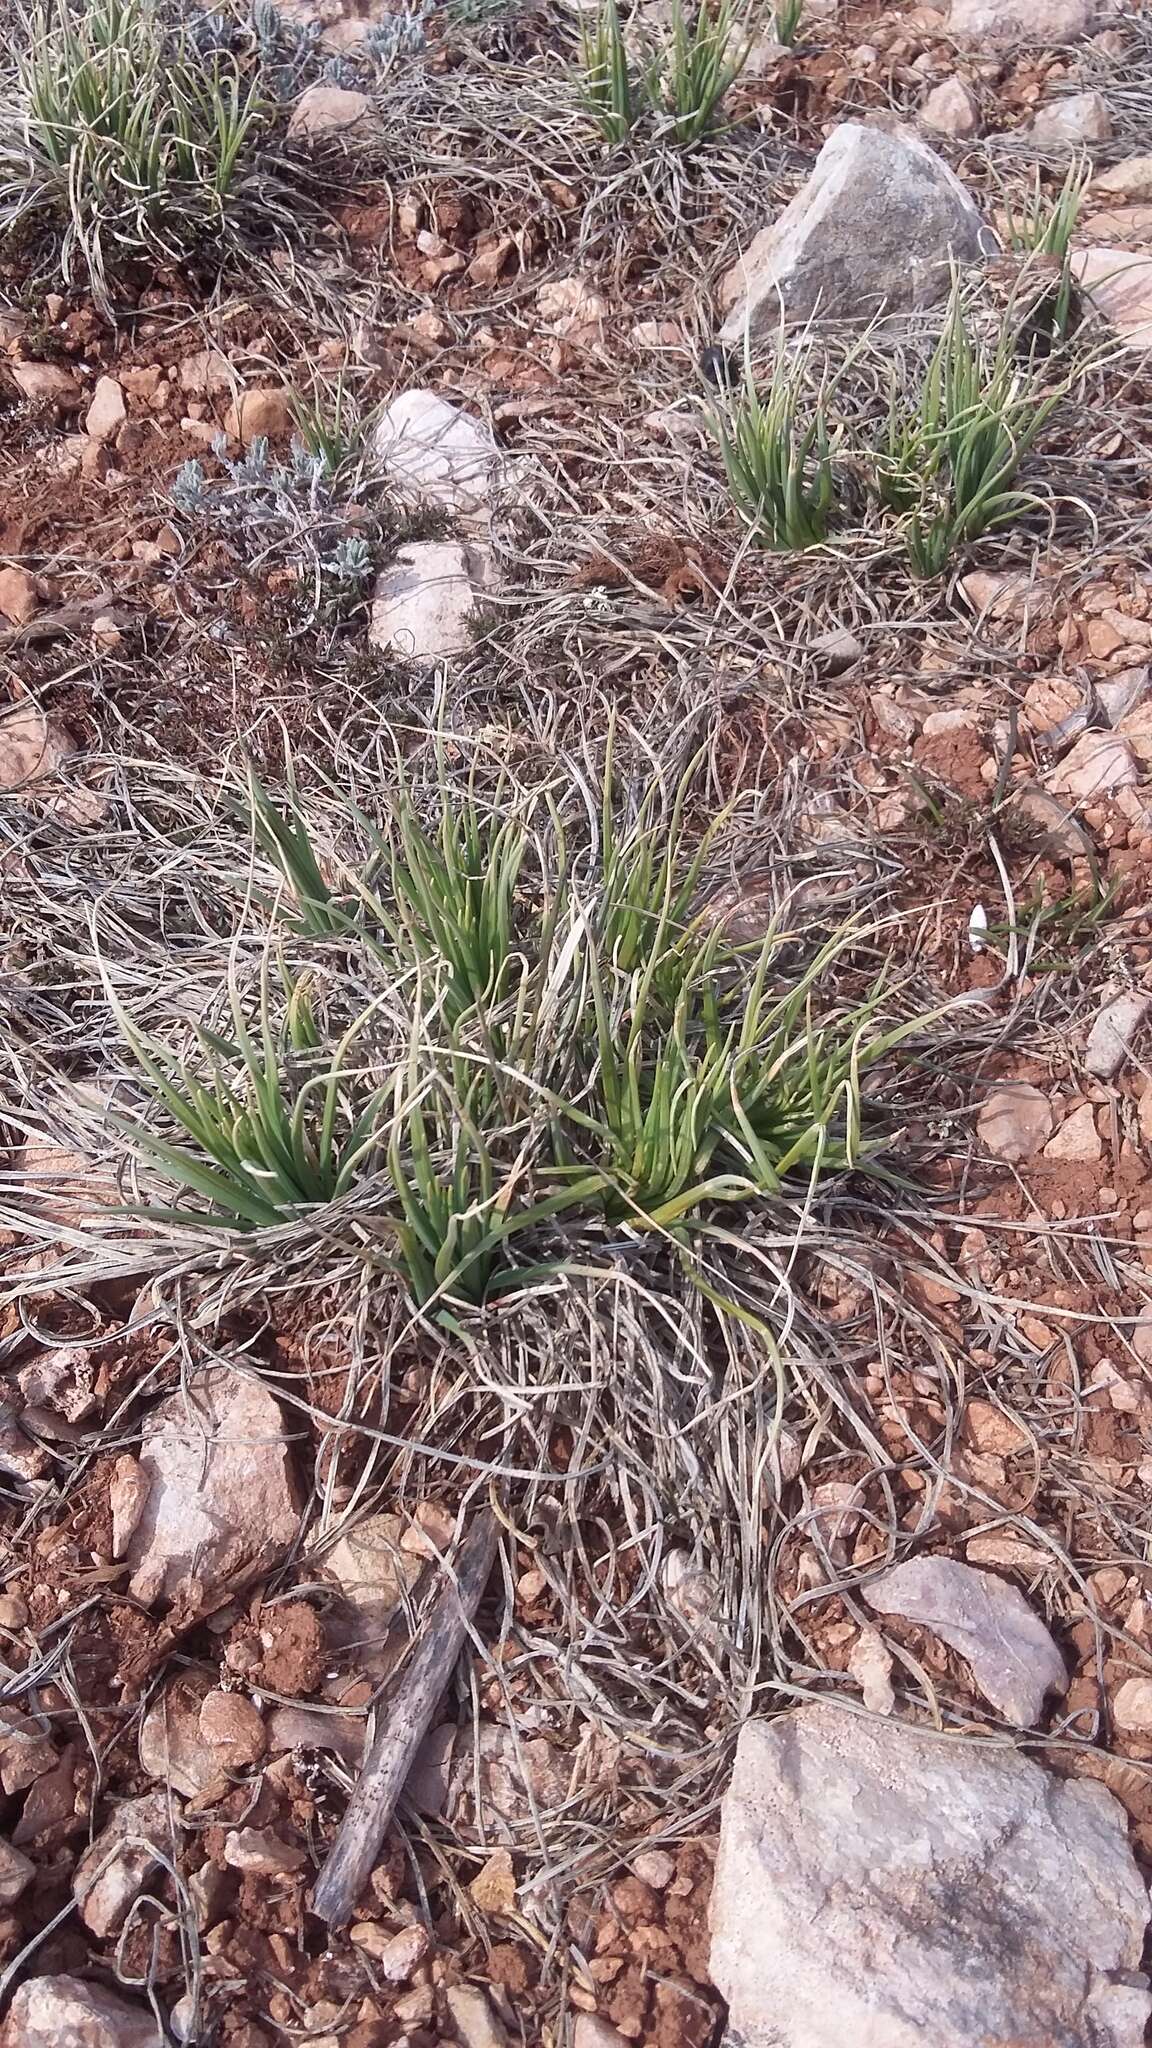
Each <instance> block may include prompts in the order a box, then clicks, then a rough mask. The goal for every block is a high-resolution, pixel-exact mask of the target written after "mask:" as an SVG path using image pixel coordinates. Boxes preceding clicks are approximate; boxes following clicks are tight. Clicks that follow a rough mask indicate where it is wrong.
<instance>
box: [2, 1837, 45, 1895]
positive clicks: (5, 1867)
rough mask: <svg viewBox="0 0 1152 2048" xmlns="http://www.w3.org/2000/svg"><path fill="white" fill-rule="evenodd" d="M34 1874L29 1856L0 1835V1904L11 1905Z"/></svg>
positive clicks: (24, 1890) (34, 1867) (34, 1870)
mask: <svg viewBox="0 0 1152 2048" xmlns="http://www.w3.org/2000/svg"><path fill="white" fill-rule="evenodd" d="M35 1875H36V1865H35V1864H34V1863H33V1861H32V1858H31V1857H30V1856H25V1855H24V1854H23V1853H22V1851H21V1850H19V1849H14V1848H13V1846H12V1844H11V1842H7V1841H5V1840H4V1839H3V1837H2V1836H0V1905H3V1906H12V1905H14V1904H15V1903H16V1900H17V1899H18V1898H20V1897H21V1895H22V1893H24V1892H26V1891H27V1889H28V1887H29V1885H30V1884H31V1882H32V1879H33V1878H34V1877H35Z"/></svg>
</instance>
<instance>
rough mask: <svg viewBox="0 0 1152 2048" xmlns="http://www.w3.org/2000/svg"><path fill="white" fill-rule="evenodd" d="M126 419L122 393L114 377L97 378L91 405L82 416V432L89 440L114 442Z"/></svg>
mask: <svg viewBox="0 0 1152 2048" xmlns="http://www.w3.org/2000/svg"><path fill="white" fill-rule="evenodd" d="M127 417H128V408H127V406H126V405H125V403H124V393H123V390H122V389H121V386H120V385H119V384H118V383H117V382H116V379H115V377H98V378H97V379H96V390H95V393H94V394H93V398H92V403H91V405H90V406H89V407H88V410H87V412H86V413H85V415H84V431H85V433H86V434H87V435H88V438H89V440H91V441H112V440H114V439H115V437H116V435H117V434H118V433H119V432H120V429H121V427H122V426H123V425H124V422H125V420H126V419H127Z"/></svg>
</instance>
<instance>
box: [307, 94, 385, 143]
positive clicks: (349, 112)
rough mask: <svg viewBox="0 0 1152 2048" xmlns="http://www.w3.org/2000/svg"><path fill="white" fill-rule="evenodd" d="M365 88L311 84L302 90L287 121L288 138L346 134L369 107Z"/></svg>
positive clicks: (361, 119)
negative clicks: (356, 90) (353, 90)
mask: <svg viewBox="0 0 1152 2048" xmlns="http://www.w3.org/2000/svg"><path fill="white" fill-rule="evenodd" d="M371 106H372V102H371V100H370V99H369V97H368V95H367V93H366V92H350V91H347V90H346V89H345V87H344V86H341V85H325V84H324V83H323V82H320V83H317V84H316V85H310V86H309V87H308V88H307V90H306V91H305V92H302V93H301V95H300V97H299V99H298V100H297V102H296V105H295V106H294V107H293V109H292V115H291V118H290V120H289V122H288V140H289V142H315V141H318V140H319V139H320V138H321V137H323V136H326V135H346V134H347V132H348V130H349V129H350V128H355V127H357V126H358V125H359V123H360V122H361V121H363V119H364V116H365V115H366V114H367V113H368V112H369V111H370V109H371Z"/></svg>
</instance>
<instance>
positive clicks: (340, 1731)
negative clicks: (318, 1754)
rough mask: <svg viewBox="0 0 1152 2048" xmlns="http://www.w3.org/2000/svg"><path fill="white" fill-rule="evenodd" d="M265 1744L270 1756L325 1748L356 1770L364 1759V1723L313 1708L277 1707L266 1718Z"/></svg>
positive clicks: (355, 1718)
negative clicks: (267, 1720) (299, 1750)
mask: <svg viewBox="0 0 1152 2048" xmlns="http://www.w3.org/2000/svg"><path fill="white" fill-rule="evenodd" d="M267 1741H268V1749H269V1751H270V1752H271V1754H272V1755H273V1756H277V1755H281V1754H282V1753H283V1752H284V1751H285V1750H296V1749H326V1750H330V1751H331V1753H332V1755H333V1756H338V1757H342V1758H343V1760H344V1762H345V1763H346V1764H347V1765H348V1767H349V1769H350V1770H356V1769H358V1768H359V1766H360V1764H361V1763H362V1762H363V1759H364V1722H363V1719H362V1718H361V1717H356V1716H353V1715H350V1714H339V1713H323V1712H321V1711H320V1709H319V1708H316V1707H277V1708H276V1709H275V1710H274V1712H273V1713H272V1715H271V1716H270V1718H269V1722H268V1737H267Z"/></svg>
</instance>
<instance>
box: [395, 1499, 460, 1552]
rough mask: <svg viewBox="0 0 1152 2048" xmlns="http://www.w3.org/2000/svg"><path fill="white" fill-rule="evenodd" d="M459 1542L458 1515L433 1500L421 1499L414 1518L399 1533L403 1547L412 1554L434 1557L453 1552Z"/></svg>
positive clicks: (402, 1548) (401, 1546)
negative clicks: (457, 1533)
mask: <svg viewBox="0 0 1152 2048" xmlns="http://www.w3.org/2000/svg"><path fill="white" fill-rule="evenodd" d="M455 1542H456V1517H455V1515H454V1514H453V1513H452V1511H451V1509H450V1508H442V1507H440V1506H439V1505H438V1504H437V1502H436V1501H434V1500H422V1501H420V1502H419V1503H418V1504H417V1506H416V1508H415V1510H414V1512H413V1515H412V1520H411V1522H410V1523H409V1525H408V1527H407V1528H406V1529H405V1530H404V1531H403V1533H402V1535H401V1537H400V1548H401V1550H403V1551H404V1552H405V1553H406V1555H408V1556H410V1557H428V1558H435V1559H436V1560H437V1561H438V1562H439V1561H440V1560H442V1559H443V1558H445V1557H447V1556H449V1555H450V1553H451V1551H452V1549H453V1546H454V1544H455Z"/></svg>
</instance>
